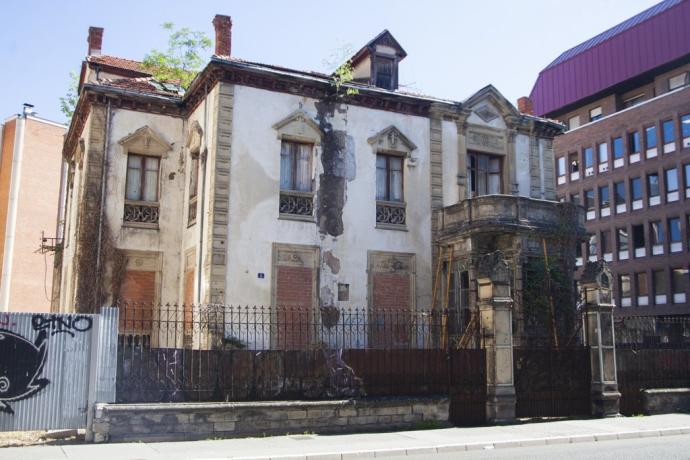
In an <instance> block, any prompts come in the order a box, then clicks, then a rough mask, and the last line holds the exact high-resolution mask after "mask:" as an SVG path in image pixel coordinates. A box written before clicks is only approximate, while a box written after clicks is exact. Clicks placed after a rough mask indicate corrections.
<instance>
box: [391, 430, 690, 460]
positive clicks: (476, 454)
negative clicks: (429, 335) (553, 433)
mask: <svg viewBox="0 0 690 460" xmlns="http://www.w3.org/2000/svg"><path fill="white" fill-rule="evenodd" d="M422 458H424V459H429V460H446V459H463V460H464V459H489V458H490V459H511V460H521V459H525V460H527V459H529V460H533V459H548V460H554V459H557V460H568V459H578V460H581V459H588V460H590V459H595V460H613V459H616V460H618V459H625V460H637V459H657V458H658V459H664V460H676V459H690V435H678V436H668V437H662V438H642V439H623V440H618V441H599V442H586V443H577V444H555V445H552V446H548V445H547V446H535V447H516V448H510V449H488V450H476V451H467V452H453V453H449V454H432V455H411V456H406V457H389V459H400V460H403V459H405V460H421V459H422Z"/></svg>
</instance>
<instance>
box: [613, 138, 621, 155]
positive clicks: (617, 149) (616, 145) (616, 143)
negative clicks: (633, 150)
mask: <svg viewBox="0 0 690 460" xmlns="http://www.w3.org/2000/svg"><path fill="white" fill-rule="evenodd" d="M613 158H615V159H616V160H618V159H619V158H623V138H622V137H617V138H615V139H614V140H613Z"/></svg>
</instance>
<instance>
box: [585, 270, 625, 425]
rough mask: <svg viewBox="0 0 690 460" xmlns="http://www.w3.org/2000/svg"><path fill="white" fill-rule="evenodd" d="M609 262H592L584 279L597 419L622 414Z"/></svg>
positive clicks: (586, 320) (594, 411)
mask: <svg viewBox="0 0 690 460" xmlns="http://www.w3.org/2000/svg"><path fill="white" fill-rule="evenodd" d="M612 279H613V277H612V275H611V272H610V271H609V269H608V267H607V265H606V262H604V261H598V262H588V263H587V265H586V266H585V269H584V272H583V274H582V277H581V279H580V282H579V285H580V293H581V295H582V298H583V300H584V302H585V306H584V313H583V318H582V321H584V324H583V329H584V333H585V334H584V336H585V337H584V338H585V344H586V345H588V346H589V347H590V362H591V366H592V386H591V388H592V390H591V408H592V409H591V410H592V415H594V416H596V417H611V416H616V415H619V412H620V398H621V394H620V392H619V391H618V378H617V375H616V373H617V370H616V342H615V335H614V328H613V308H614V307H615V304H614V301H613V296H612V295H611V280H612Z"/></svg>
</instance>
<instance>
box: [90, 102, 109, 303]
mask: <svg viewBox="0 0 690 460" xmlns="http://www.w3.org/2000/svg"><path fill="white" fill-rule="evenodd" d="M110 110H111V108H110V99H108V106H107V108H106V112H105V135H104V136H103V168H102V171H101V207H100V209H99V216H98V240H96V247H97V250H96V285H95V286H94V294H93V297H94V299H93V300H94V302H93V305H94V306H93V311H92V312H93V313H96V309H97V308H100V307H102V306H103V305H98V291H99V289H100V285H101V239H102V235H103V219H104V218H105V212H104V209H103V208H104V207H105V192H106V190H107V189H106V182H107V180H108V174H107V172H108V144H109V141H110V116H111V112H110Z"/></svg>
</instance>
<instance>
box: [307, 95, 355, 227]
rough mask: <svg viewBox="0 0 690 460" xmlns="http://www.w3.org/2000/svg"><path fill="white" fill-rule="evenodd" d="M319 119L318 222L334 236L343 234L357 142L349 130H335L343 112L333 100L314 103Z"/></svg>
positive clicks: (326, 99)
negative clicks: (335, 124) (320, 139)
mask: <svg viewBox="0 0 690 460" xmlns="http://www.w3.org/2000/svg"><path fill="white" fill-rule="evenodd" d="M315 107H316V113H317V115H316V119H317V120H318V122H319V127H320V128H321V131H322V132H323V138H322V141H321V165H322V168H323V173H321V174H320V175H319V192H318V197H317V199H318V207H317V221H318V224H319V231H320V232H321V233H323V234H329V235H331V236H339V235H342V233H343V231H344V228H343V207H344V206H345V202H346V193H347V182H348V181H352V180H354V179H355V175H356V166H357V164H356V160H355V141H354V139H353V138H352V136H350V135H348V134H347V132H346V131H343V130H336V129H333V124H332V120H333V117H334V116H335V111H336V110H337V111H338V113H343V112H344V109H343V108H342V107H341V104H340V103H338V102H337V101H336V100H335V99H334V98H332V97H331V98H325V99H323V100H321V101H319V102H317V103H316V104H315Z"/></svg>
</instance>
